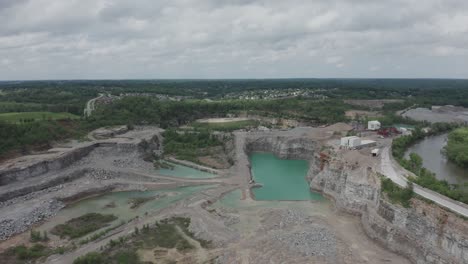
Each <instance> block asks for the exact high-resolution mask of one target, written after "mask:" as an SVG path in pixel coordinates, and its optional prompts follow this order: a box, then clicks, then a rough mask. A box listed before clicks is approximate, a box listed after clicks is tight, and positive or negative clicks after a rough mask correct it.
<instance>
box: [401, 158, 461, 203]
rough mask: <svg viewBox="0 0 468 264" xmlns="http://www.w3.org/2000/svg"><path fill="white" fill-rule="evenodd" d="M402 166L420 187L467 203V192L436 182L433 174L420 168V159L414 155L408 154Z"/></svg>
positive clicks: (454, 186)
mask: <svg viewBox="0 0 468 264" xmlns="http://www.w3.org/2000/svg"><path fill="white" fill-rule="evenodd" d="M402 165H403V166H404V167H405V168H406V169H407V170H409V171H411V172H412V173H414V174H415V175H416V177H410V180H411V181H412V182H414V183H416V184H418V185H420V186H422V187H425V188H428V189H431V190H433V191H436V192H438V193H440V194H443V195H445V196H447V197H450V198H452V199H454V200H457V201H460V202H463V203H468V191H467V190H466V189H465V188H463V187H464V186H459V185H457V184H449V183H448V182H447V181H445V180H438V179H437V178H436V176H435V174H434V173H433V172H431V171H429V170H428V169H426V168H424V167H423V166H422V159H421V157H420V156H419V155H418V154H416V153H411V154H410V159H409V160H404V162H403V163H402Z"/></svg>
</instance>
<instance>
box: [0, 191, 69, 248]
mask: <svg viewBox="0 0 468 264" xmlns="http://www.w3.org/2000/svg"><path fill="white" fill-rule="evenodd" d="M63 207H65V204H64V203H62V202H59V201H57V200H49V201H44V202H42V203H41V204H39V205H38V206H37V207H36V208H34V209H33V210H32V211H30V212H28V213H27V215H23V216H21V217H17V218H15V219H2V220H0V226H1V229H0V240H6V239H8V238H10V237H11V236H12V235H14V234H18V233H21V232H24V231H26V230H28V228H29V227H30V226H31V225H33V224H35V223H37V222H39V221H42V220H44V219H47V218H50V217H52V216H54V215H56V214H57V212H58V211H59V210H60V209H62V208H63Z"/></svg>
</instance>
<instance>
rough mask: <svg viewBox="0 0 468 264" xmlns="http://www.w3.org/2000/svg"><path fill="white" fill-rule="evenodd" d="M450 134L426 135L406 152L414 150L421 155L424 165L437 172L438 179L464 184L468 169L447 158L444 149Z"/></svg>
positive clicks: (467, 177)
mask: <svg viewBox="0 0 468 264" xmlns="http://www.w3.org/2000/svg"><path fill="white" fill-rule="evenodd" d="M447 136H448V134H442V135H438V136H431V137H426V138H425V139H423V140H422V141H419V142H418V143H416V144H414V145H413V146H411V147H410V148H409V149H408V150H407V151H406V153H405V157H406V158H408V157H409V154H410V153H412V152H414V153H416V154H418V155H419V156H421V158H422V160H423V166H424V167H426V168H427V169H429V170H430V171H432V172H434V173H435V174H436V177H437V179H439V180H446V181H447V182H449V183H456V184H464V183H467V182H468V170H465V169H463V168H461V167H460V166H458V165H456V164H455V163H453V162H451V161H449V160H447V158H446V157H445V155H444V154H443V152H442V150H443V148H444V147H445V145H446V144H447Z"/></svg>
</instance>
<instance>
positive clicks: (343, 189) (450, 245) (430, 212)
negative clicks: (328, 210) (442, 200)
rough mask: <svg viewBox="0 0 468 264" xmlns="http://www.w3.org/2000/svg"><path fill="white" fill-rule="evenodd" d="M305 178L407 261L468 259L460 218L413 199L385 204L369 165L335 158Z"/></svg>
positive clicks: (465, 227)
mask: <svg viewBox="0 0 468 264" xmlns="http://www.w3.org/2000/svg"><path fill="white" fill-rule="evenodd" d="M310 176H311V187H312V189H315V190H318V191H321V192H323V193H324V195H326V196H329V197H331V198H332V199H334V200H335V202H336V206H337V207H338V208H340V209H342V210H344V211H347V212H349V213H353V214H358V215H361V220H362V224H363V228H364V230H365V231H366V233H367V234H368V235H369V236H370V237H372V238H373V239H375V240H376V241H378V242H379V243H381V244H382V245H384V246H386V247H387V248H389V249H391V250H393V251H395V252H398V253H399V254H402V255H404V256H406V257H408V258H409V259H410V260H411V261H412V262H413V263H417V264H423V263H433V264H436V263H443V264H449V263H468V222H467V221H466V220H464V219H462V218H460V217H457V216H456V215H454V214H452V213H450V212H447V211H446V210H444V209H442V208H440V207H438V206H436V205H433V204H428V203H426V202H424V201H421V200H418V199H413V201H412V207H411V208H404V207H401V206H399V205H394V204H391V203H389V202H387V201H386V200H385V199H383V197H382V196H381V193H380V184H379V183H378V178H377V175H376V174H375V173H374V172H373V170H371V169H369V168H367V169H366V168H364V169H363V168H357V169H356V168H355V169H352V168H350V167H349V166H346V165H343V164H342V163H340V161H336V162H332V163H331V164H329V165H328V166H326V167H325V168H324V170H323V171H321V172H320V173H318V174H316V175H310Z"/></svg>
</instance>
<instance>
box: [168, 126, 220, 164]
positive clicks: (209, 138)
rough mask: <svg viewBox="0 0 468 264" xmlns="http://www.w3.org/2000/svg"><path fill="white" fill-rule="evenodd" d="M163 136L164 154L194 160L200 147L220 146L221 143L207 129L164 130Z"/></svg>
mask: <svg viewBox="0 0 468 264" xmlns="http://www.w3.org/2000/svg"><path fill="white" fill-rule="evenodd" d="M163 136H164V154H165V155H174V156H176V158H178V159H183V160H189V161H193V162H196V161H197V156H198V154H199V152H200V149H203V148H208V147H215V146H221V145H222V144H223V143H222V141H221V140H219V139H218V138H216V137H215V136H214V135H212V134H211V133H210V132H209V131H207V130H194V131H182V132H179V131H176V130H173V129H169V130H166V131H165V132H164V133H163Z"/></svg>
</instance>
